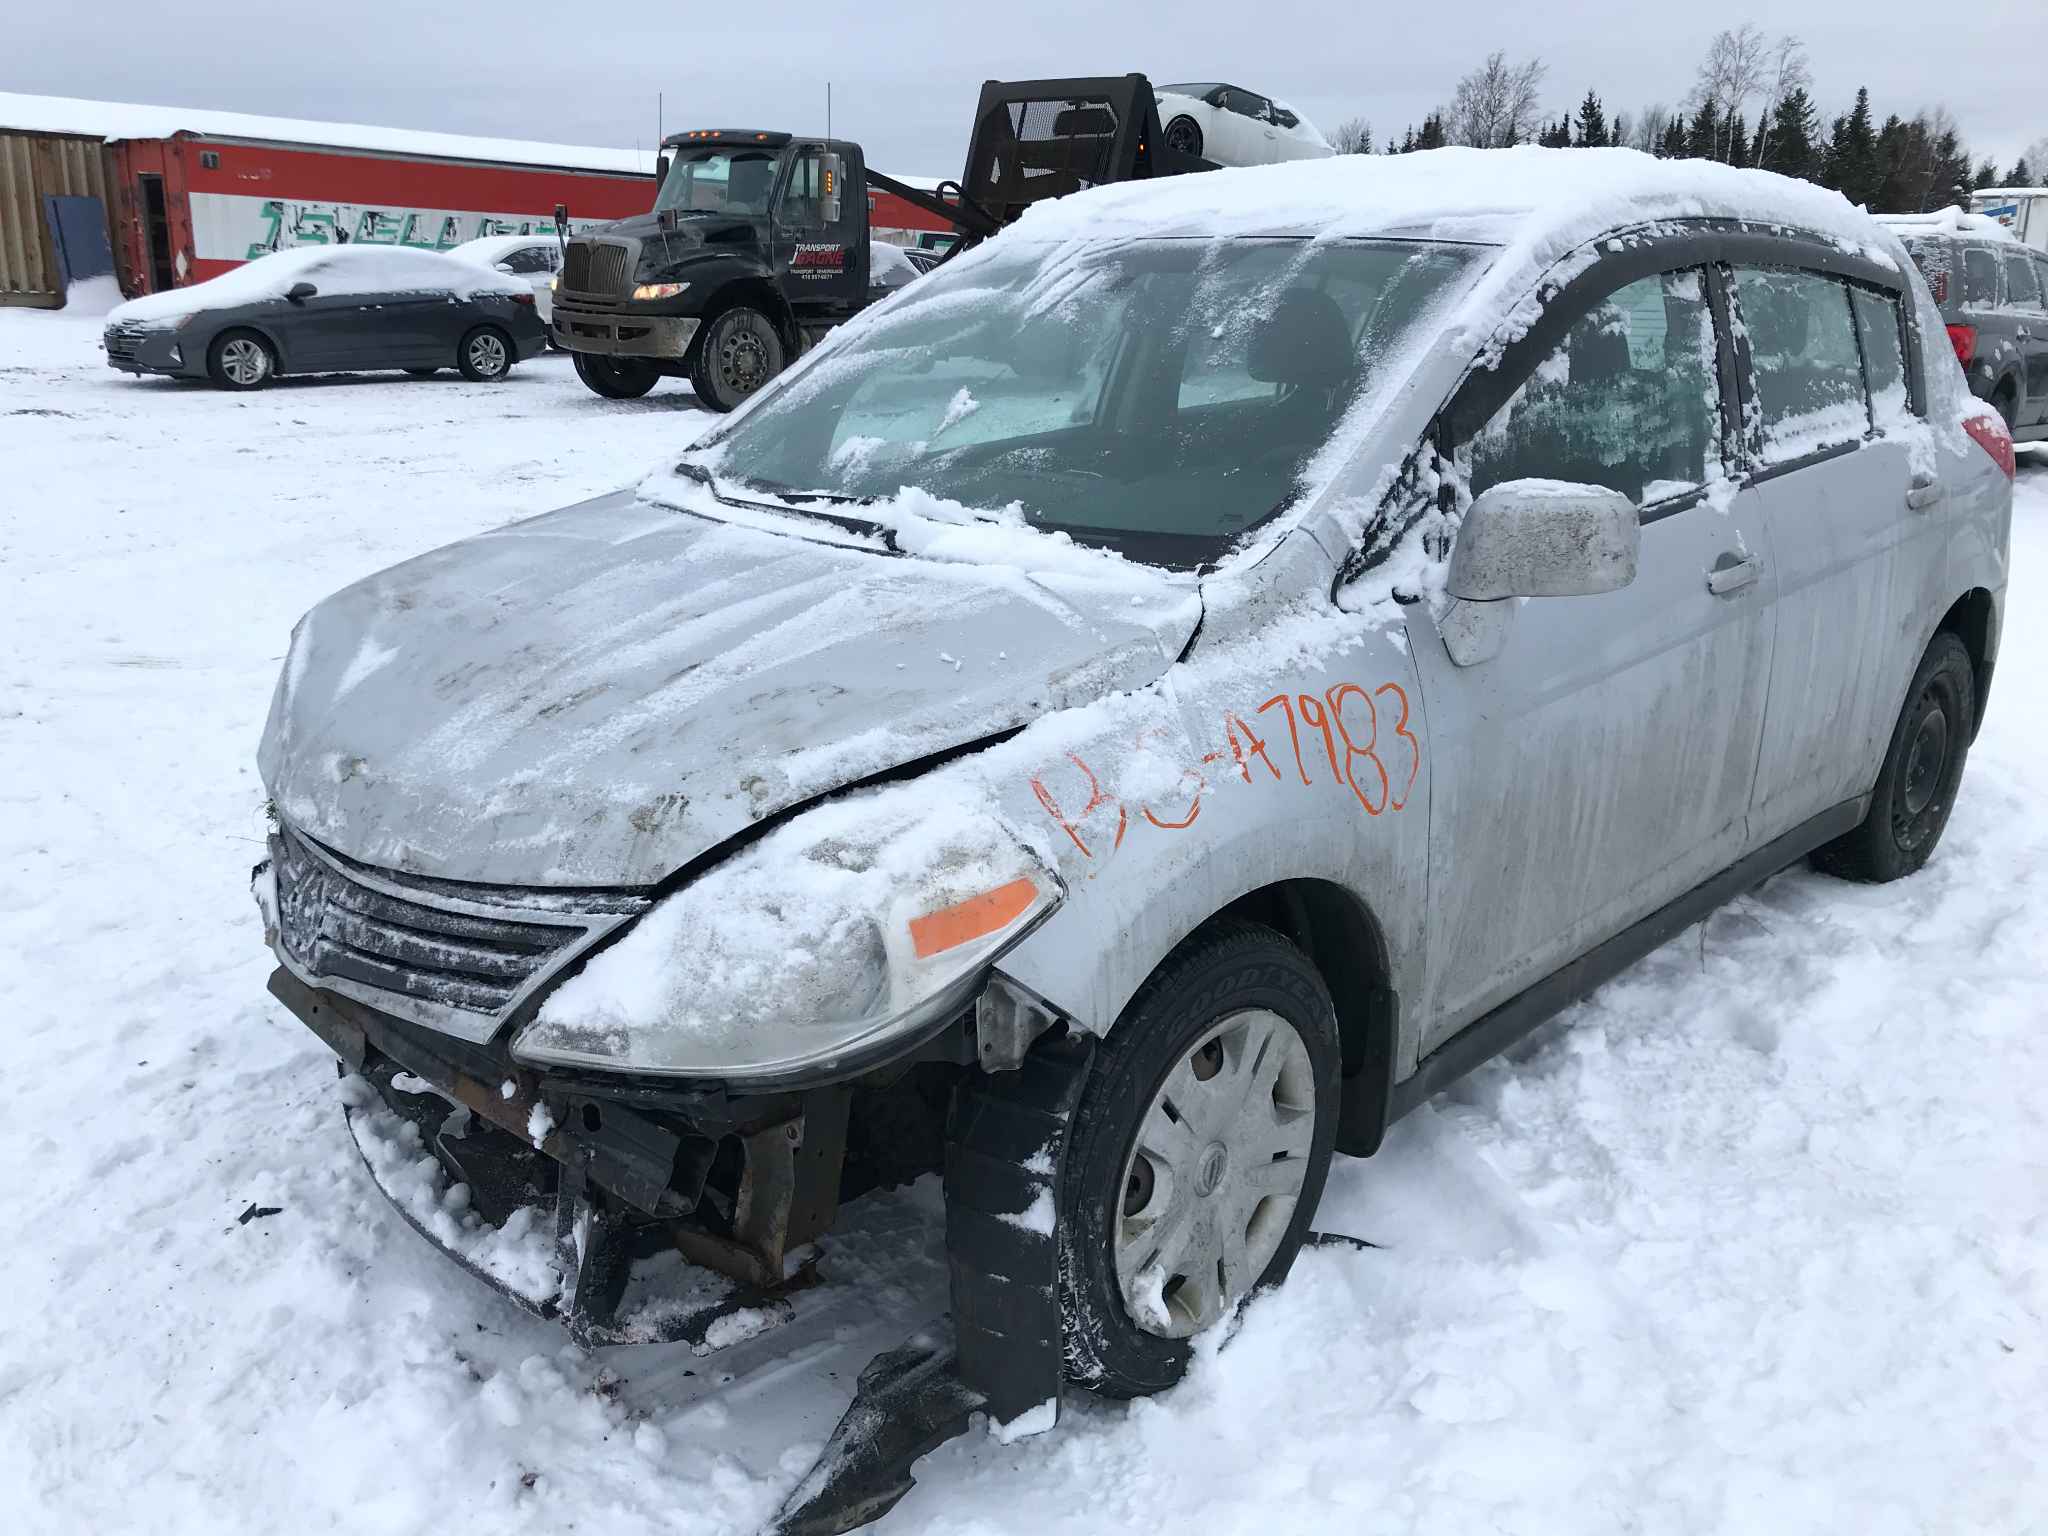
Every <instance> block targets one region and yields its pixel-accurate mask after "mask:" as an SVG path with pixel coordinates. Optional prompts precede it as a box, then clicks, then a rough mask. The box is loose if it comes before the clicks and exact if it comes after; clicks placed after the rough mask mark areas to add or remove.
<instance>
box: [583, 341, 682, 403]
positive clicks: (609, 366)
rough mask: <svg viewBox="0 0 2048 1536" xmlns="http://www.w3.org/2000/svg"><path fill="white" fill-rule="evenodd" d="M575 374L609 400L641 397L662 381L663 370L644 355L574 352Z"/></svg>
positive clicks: (585, 384) (592, 390)
mask: <svg viewBox="0 0 2048 1536" xmlns="http://www.w3.org/2000/svg"><path fill="white" fill-rule="evenodd" d="M570 356H572V357H574V358H575V359H576V377H577V378H579V379H581V380H582V381H583V385H584V387H585V388H586V389H588V390H589V391H590V392H591V393H592V394H598V395H603V396H604V397H605V399H607V400H638V399H639V398H640V397H641V396H642V395H644V394H646V393H647V391H649V390H650V389H652V388H654V386H655V385H656V384H657V383H659V382H660V380H661V373H660V371H659V370H658V369H656V368H655V366H654V364H652V363H650V362H648V361H647V359H645V358H644V357H600V356H598V355H596V354H595V353H590V352H573V353H571V354H570Z"/></svg>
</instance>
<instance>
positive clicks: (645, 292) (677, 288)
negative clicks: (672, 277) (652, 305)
mask: <svg viewBox="0 0 2048 1536" xmlns="http://www.w3.org/2000/svg"><path fill="white" fill-rule="evenodd" d="M689 286H690V285H689V284H688V283H642V284H641V285H640V286H639V287H638V288H635V289H634V290H633V297H634V298H636V299H672V298H674V297H675V296H676V295H677V294H679V293H681V292H683V291H684V290H685V289H687V288H688V287H689Z"/></svg>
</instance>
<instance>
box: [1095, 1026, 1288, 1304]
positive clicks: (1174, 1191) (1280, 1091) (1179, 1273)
mask: <svg viewBox="0 0 2048 1536" xmlns="http://www.w3.org/2000/svg"><path fill="white" fill-rule="evenodd" d="M1315 1131H1316V1086H1315V1069H1314V1067H1313V1066H1312V1065H1311V1064H1310V1062H1309V1056H1308V1047H1307V1046H1306V1045H1304V1044H1303V1043H1302V1039H1301V1036H1300V1035H1298V1034H1296V1033H1295V1031H1294V1026H1293V1025H1291V1024H1289V1023H1288V1022H1287V1021H1286V1020H1285V1019H1283V1018H1281V1017H1280V1015H1278V1014H1277V1013H1269V1012H1267V1011H1266V1010H1264V1009H1252V1010H1248V1011H1246V1012H1244V1013H1235V1014H1232V1015H1230V1017H1228V1018H1226V1019H1221V1020H1219V1021H1218V1022H1217V1023H1216V1024H1214V1025H1213V1026H1211V1027H1210V1028H1209V1030H1208V1031H1207V1032H1206V1033H1204V1034H1203V1035H1202V1036H1201V1038H1200V1039H1198V1040H1197V1041H1196V1042H1195V1044H1194V1046H1193V1047H1192V1048H1191V1049H1190V1050H1189V1051H1188V1053H1187V1054H1186V1055H1185V1056H1183V1057H1182V1058H1181V1059H1180V1060H1179V1061H1178V1062H1177V1063H1175V1064H1174V1068H1173V1070H1172V1071H1171V1072H1169V1073H1167V1075H1166V1081H1165V1082H1164V1083H1162V1084H1161V1085H1160V1087H1159V1091H1158V1092H1157V1093H1156V1094H1154V1095H1153V1097H1152V1104H1151V1107H1150V1108H1148V1109H1147V1110H1146V1111H1145V1116H1144V1118H1143V1119H1142V1120H1141V1121H1139V1123H1138V1134H1137V1137H1136V1138H1135V1140H1134V1141H1133V1142H1132V1145H1131V1151H1130V1156H1129V1157H1128V1158H1127V1159H1126V1160H1125V1162H1124V1178H1123V1186H1122V1202H1123V1204H1122V1209H1121V1212H1120V1215H1119V1220H1118V1222H1117V1227H1116V1236H1115V1239H1114V1241H1113V1243H1112V1245H1111V1252H1112V1255H1113V1257H1114V1259H1115V1262H1116V1279H1117V1288H1118V1289H1119V1290H1120V1291H1121V1292H1122V1293H1123V1299H1124V1306H1125V1307H1126V1308H1127V1309H1128V1310H1129V1312H1130V1314H1131V1317H1132V1320H1133V1321H1135V1322H1136V1323H1137V1324H1138V1326H1139V1327H1140V1328H1143V1329H1144V1330H1145V1331H1146V1332H1147V1333H1152V1334H1158V1335H1160V1336H1162V1337H1164V1338H1170V1339H1184V1338H1187V1337H1188V1336H1189V1335H1191V1334H1195V1333H1199V1332H1200V1331H1201V1330H1202V1329H1204V1328H1207V1327H1208V1326H1209V1325H1210V1324H1211V1323H1214V1322H1215V1321H1216V1320H1217V1319H1218V1318H1220V1317H1222V1316H1223V1315H1224V1314H1225V1313H1226V1312H1228V1311H1229V1310H1230V1308H1231V1307H1233V1306H1235V1305H1236V1304H1237V1302H1238V1301H1239V1300H1240V1299H1241V1298H1242V1297H1243V1296H1244V1295H1245V1293H1246V1292H1247V1291H1249V1290H1250V1289H1251V1288H1252V1286H1253V1285H1254V1284H1256V1283H1257V1281H1258V1278H1259V1276H1260V1275H1262V1274H1264V1273H1265V1271H1266V1266H1267V1265H1268V1264H1270V1263H1272V1261H1273V1255H1274V1254H1275V1253H1277V1252H1278V1251H1279V1249H1280V1242H1281V1239H1282V1238H1283V1237H1285V1236H1286V1234H1287V1227H1288V1223H1289V1222H1291V1221H1292V1220H1293V1219H1294V1208H1295V1205H1296V1204H1297V1203H1298V1202H1299V1201H1300V1199H1301V1186H1302V1182H1303V1181H1304V1180H1305V1179H1306V1178H1307V1176H1308V1157H1309V1149H1310V1147H1311V1146H1312V1145H1313V1143H1314V1141H1315Z"/></svg>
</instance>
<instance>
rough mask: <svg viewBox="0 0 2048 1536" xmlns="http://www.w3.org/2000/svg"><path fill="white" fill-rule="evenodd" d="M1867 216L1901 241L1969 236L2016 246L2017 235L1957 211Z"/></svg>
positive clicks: (1993, 222)
mask: <svg viewBox="0 0 2048 1536" xmlns="http://www.w3.org/2000/svg"><path fill="white" fill-rule="evenodd" d="M1871 217H1872V218H1873V219H1875V220H1876V221H1877V222H1878V223H1879V224H1881V225H1882V226H1883V227H1884V228H1886V229H1888V230H1890V231H1891V232H1892V233H1893V234H1895V235H1897V236H1899V237H1900V238H1901V239H1904V238H1906V237H1908V236H1911V235H1972V236H1975V237H1976V238H1978V239H1983V240H2006V241H2010V242H2011V243H2012V244H2014V245H2019V244H2021V243H2022V242H2021V241H2020V238H2019V236H2017V235H2015V234H2014V233H2013V232H2012V230H2011V229H2010V228H2009V227H2008V226H2007V225H2004V224H2001V223H2000V222H1999V221H1998V220H1997V219H1994V218H1992V217H1991V216H1990V215H1989V214H1983V213H1964V212H1963V211H1962V209H1960V208H1939V209H1936V210H1935V211H1934V212H1933V213H1876V214H1872V215H1871Z"/></svg>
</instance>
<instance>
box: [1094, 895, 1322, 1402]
mask: <svg viewBox="0 0 2048 1536" xmlns="http://www.w3.org/2000/svg"><path fill="white" fill-rule="evenodd" d="M1339 1061H1340V1056H1339V1051H1338V1043H1337V1015H1336V1010H1335V1009H1334V1008H1333V1007H1332V1006H1331V1003H1330V994H1329V991H1328V989H1327V988H1325V987H1324V985H1323V980H1322V977H1321V976H1319V975H1318V974H1317V973H1316V969H1315V967H1314V966H1313V965H1311V964H1310V963H1309V961H1308V958H1307V957H1306V956H1305V955H1303V954H1302V952H1301V951H1300V950H1299V949H1297V948H1295V946H1294V945H1293V944H1291V943H1289V942H1288V941H1287V940H1286V939H1284V938H1282V937H1281V936H1280V935H1279V934H1277V933H1275V932H1274V931H1273V930H1272V929H1270V928H1266V927H1263V926H1261V925H1259V924H1257V923H1249V922H1239V921H1229V922H1222V923H1215V924H1211V925H1210V926H1209V927H1207V928H1205V929H1203V930H1202V931H1201V932H1199V933H1197V934H1195V935H1194V936H1193V937H1192V938H1190V939H1188V940H1187V941H1186V942H1184V943H1183V944H1182V945H1181V946H1180V948H1178V949H1177V950H1175V951H1174V952H1173V954H1172V955H1171V956H1169V957H1168V958H1167V960H1166V962H1165V964H1163V965H1162V966H1161V967H1160V968H1159V970H1158V971H1157V972H1155V973H1154V974H1153V976H1152V979H1151V980H1149V981H1148V982H1146V984H1145V986H1144V987H1143V988H1142V989H1141V990H1140V991H1139V993H1138V995H1137V996H1136V997H1135V998H1133V999H1132V1001H1131V1004H1130V1006H1129V1007H1128V1008H1126V1009H1125V1010H1124V1015H1123V1017H1122V1018H1121V1019H1120V1020H1118V1022H1117V1026H1116V1028H1115V1029H1113V1030H1112V1031H1111V1032H1110V1034H1109V1037H1108V1039H1107V1040H1105V1041H1104V1042H1103V1045H1102V1047H1101V1049H1100V1051H1099V1052H1098V1053H1097V1056H1096V1060H1095V1066H1094V1069H1093V1070H1092V1071H1091V1072H1090V1073H1089V1077H1088V1085H1087V1087H1086V1088H1085V1089H1084V1090H1083V1091H1082V1096H1081V1102H1080V1105H1079V1106H1078V1107H1077V1108H1076V1110H1075V1112H1074V1117H1073V1126H1074V1129H1073V1133H1072V1135H1073V1139H1072V1141H1071V1143H1070V1144H1069V1146H1068V1149H1067V1155H1066V1159H1065V1162H1064V1163H1063V1165H1062V1167H1061V1173H1060V1186H1061V1187H1060V1212H1061V1223H1060V1312H1061V1327H1062V1331H1063V1333H1064V1337H1065V1351H1066V1369H1067V1374H1068V1376H1069V1378H1070V1379H1072V1380H1074V1381H1076V1382H1078V1383H1080V1384H1081V1385H1083V1386H1086V1387H1088V1388H1090V1389H1091V1390H1093V1391H1096V1392H1100V1393H1103V1394H1105V1395H1107V1396H1110V1397H1138V1396H1143V1395H1145V1394H1147V1393H1151V1392H1157V1391H1160V1390H1161V1389H1162V1388H1165V1387H1169V1386H1171V1385H1173V1383H1174V1382H1176V1381H1178V1380H1179V1379H1180V1375H1181V1372H1182V1371H1183V1370H1184V1369H1185V1368H1186V1366H1187V1360H1188V1342H1187V1341H1188V1340H1189V1339H1190V1338H1191V1337H1193V1336H1194V1335H1195V1334H1197V1333H1199V1332H1201V1331H1202V1330H1204V1329H1206V1328H1208V1327H1210V1326H1212V1325H1213V1324H1215V1323H1217V1322H1220V1321H1222V1320H1223V1319H1224V1318H1226V1317H1228V1316H1229V1315H1230V1314H1231V1312H1232V1310H1233V1309H1234V1308H1235V1307H1236V1306H1237V1304H1238V1303H1239V1302H1240V1301H1242V1300H1243V1299H1244V1298H1245V1297H1246V1296H1248V1295H1250V1294H1251V1292H1252V1291H1254V1290H1256V1289H1257V1288H1259V1287H1260V1286H1266V1285H1276V1284H1278V1283H1279V1282H1280V1280H1282V1279H1283V1278H1284V1277H1285V1276H1286V1274H1287V1270H1288V1267H1289V1266H1290V1265H1292V1264H1293V1262H1294V1256H1295V1254H1296V1253H1298V1252H1299V1251H1300V1249H1301V1245H1302V1242H1303V1240H1304V1239H1305V1238H1306V1237H1307V1235H1308V1229H1309V1221H1310V1219H1311V1218H1312V1217H1313V1216H1314V1214H1315V1209H1316V1202H1317V1201H1318V1200H1320V1199H1321V1198H1322V1193H1323V1181H1324V1179H1325V1178H1326V1177H1327V1176H1328V1174H1329V1170H1330V1155H1331V1151H1332V1149H1333V1147H1334V1146H1335V1143H1336V1137H1337V1100H1338V1081H1337V1079H1338V1071H1339Z"/></svg>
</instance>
